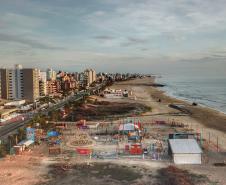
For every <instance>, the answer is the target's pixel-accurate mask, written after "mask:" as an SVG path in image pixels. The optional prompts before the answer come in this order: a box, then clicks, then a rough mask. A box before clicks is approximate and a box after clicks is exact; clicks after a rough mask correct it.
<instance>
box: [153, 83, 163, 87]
mask: <svg viewBox="0 0 226 185" xmlns="http://www.w3.org/2000/svg"><path fill="white" fill-rule="evenodd" d="M150 86H152V87H165V86H166V85H164V84H158V83H153V84H151V85H150Z"/></svg>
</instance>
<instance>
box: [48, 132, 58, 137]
mask: <svg viewBox="0 0 226 185" xmlns="http://www.w3.org/2000/svg"><path fill="white" fill-rule="evenodd" d="M57 136H59V133H58V132H56V131H50V132H47V137H57Z"/></svg>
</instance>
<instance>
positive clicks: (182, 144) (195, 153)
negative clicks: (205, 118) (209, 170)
mask: <svg viewBox="0 0 226 185" xmlns="http://www.w3.org/2000/svg"><path fill="white" fill-rule="evenodd" d="M169 147H170V151H171V153H172V157H173V161H174V163H175V164H201V163H202V150H201V148H200V147H199V145H198V143H197V141H196V140H195V139H169Z"/></svg>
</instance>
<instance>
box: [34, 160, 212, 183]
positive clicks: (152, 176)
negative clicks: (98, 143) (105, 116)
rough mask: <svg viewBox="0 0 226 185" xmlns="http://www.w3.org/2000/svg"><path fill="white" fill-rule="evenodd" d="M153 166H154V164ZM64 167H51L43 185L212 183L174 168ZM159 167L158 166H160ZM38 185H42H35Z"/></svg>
mask: <svg viewBox="0 0 226 185" xmlns="http://www.w3.org/2000/svg"><path fill="white" fill-rule="evenodd" d="M155 165H156V164H155ZM62 166H63V164H54V165H51V166H50V170H49V173H48V178H49V180H47V181H46V182H45V183H42V185H61V184H70V185H72V184H76V185H105V184H110V185H141V184H142V185H202V184H204V183H211V181H210V180H209V179H208V178H207V177H206V176H204V175H195V174H192V173H189V172H188V171H186V170H180V169H178V168H177V167H175V166H168V167H164V168H160V169H158V168H156V167H155V166H154V165H153V167H152V169H150V168H147V167H145V166H141V165H137V164H135V163H133V164H119V162H115V161H114V162H112V163H110V162H98V163H97V162H94V163H91V164H89V165H87V164H85V163H82V164H76V165H72V166H70V168H68V169H67V170H65V169H63V168H62ZM160 166H161V165H160ZM37 185H41V184H37Z"/></svg>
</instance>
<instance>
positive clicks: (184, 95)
mask: <svg viewBox="0 0 226 185" xmlns="http://www.w3.org/2000/svg"><path fill="white" fill-rule="evenodd" d="M156 81H157V82H158V83H161V84H164V85H165V87H162V88H161V89H162V90H164V91H165V92H166V94H168V95H169V96H172V97H175V98H178V99H182V100H186V101H189V102H196V103H198V104H201V105H203V106H207V107H210V108H213V109H215V110H218V111H220V112H223V113H225V114H226V76H224V77H222V76H221V77H212V76H182V75H180V76H178V75H163V76H161V77H157V78H156Z"/></svg>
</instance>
